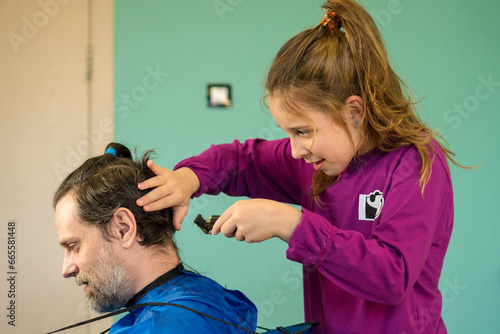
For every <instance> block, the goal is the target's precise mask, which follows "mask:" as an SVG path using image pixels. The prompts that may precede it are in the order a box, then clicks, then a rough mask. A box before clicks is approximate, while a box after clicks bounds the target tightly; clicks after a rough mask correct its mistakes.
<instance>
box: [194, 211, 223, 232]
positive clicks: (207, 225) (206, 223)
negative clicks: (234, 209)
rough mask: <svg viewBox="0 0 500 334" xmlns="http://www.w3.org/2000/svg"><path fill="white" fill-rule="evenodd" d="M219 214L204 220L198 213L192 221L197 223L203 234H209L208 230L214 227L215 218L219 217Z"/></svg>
mask: <svg viewBox="0 0 500 334" xmlns="http://www.w3.org/2000/svg"><path fill="white" fill-rule="evenodd" d="M219 217H220V216H210V219H209V220H205V218H203V217H202V216H201V215H200V214H199V215H198V216H196V219H195V220H194V223H195V224H196V225H198V227H199V228H201V230H202V231H203V233H205V234H210V231H211V230H212V227H214V224H215V222H216V221H217V219H219Z"/></svg>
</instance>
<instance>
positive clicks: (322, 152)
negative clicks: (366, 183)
mask: <svg viewBox="0 0 500 334" xmlns="http://www.w3.org/2000/svg"><path fill="white" fill-rule="evenodd" d="M357 106H359V104H357V103H355V104H352V103H349V100H348V102H346V106H345V107H344V108H343V109H342V110H341V113H342V115H343V116H344V119H345V121H346V123H347V127H348V128H349V131H350V132H351V134H352V141H351V137H350V136H349V133H347V132H346V131H345V130H344V128H342V127H341V126H340V125H337V124H335V123H334V122H333V121H332V120H331V118H330V117H329V116H328V115H327V114H326V113H324V112H322V111H319V110H315V109H311V108H307V107H305V108H304V109H303V110H302V111H303V112H304V114H305V116H304V117H302V116H298V115H294V114H292V113H290V112H289V111H288V110H286V109H284V108H282V104H281V103H280V99H279V98H273V99H269V109H270V110H271V114H272V115H273V117H274V119H275V120H276V123H278V126H279V127H281V128H282V129H283V130H284V131H285V132H286V133H287V134H288V136H289V137H290V144H291V146H292V156H293V157H294V158H295V159H304V160H305V161H306V162H307V163H310V164H312V165H313V167H314V169H316V170H321V171H323V172H324V173H325V174H326V175H329V176H336V175H339V174H340V173H342V172H343V171H344V169H346V167H347V165H349V163H350V162H351V160H352V158H353V157H354V154H355V152H356V148H357V147H358V146H359V145H360V143H361V138H362V137H361V133H360V130H359V126H358V125H356V124H355V122H356V121H359V122H360V123H361V119H362V104H361V108H360V109H359V110H358V109H356V108H357ZM370 149H371V147H369V148H365V149H364V150H363V149H361V150H360V153H366V152H368V151H369V150H370Z"/></svg>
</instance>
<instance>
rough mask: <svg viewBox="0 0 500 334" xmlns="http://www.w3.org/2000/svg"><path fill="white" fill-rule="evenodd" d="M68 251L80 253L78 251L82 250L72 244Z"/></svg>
mask: <svg viewBox="0 0 500 334" xmlns="http://www.w3.org/2000/svg"><path fill="white" fill-rule="evenodd" d="M68 249H69V250H70V251H72V252H76V253H78V251H79V250H80V247H78V245H77V244H70V245H68Z"/></svg>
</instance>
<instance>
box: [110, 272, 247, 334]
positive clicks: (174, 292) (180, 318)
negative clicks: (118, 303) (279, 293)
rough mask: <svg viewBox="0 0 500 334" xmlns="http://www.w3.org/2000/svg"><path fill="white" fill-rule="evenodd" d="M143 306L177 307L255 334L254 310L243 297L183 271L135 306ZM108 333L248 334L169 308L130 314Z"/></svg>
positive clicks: (153, 290) (234, 291)
mask: <svg viewBox="0 0 500 334" xmlns="http://www.w3.org/2000/svg"><path fill="white" fill-rule="evenodd" d="M143 303H172V304H178V305H181V306H185V307H188V308H190V309H193V310H196V311H198V312H201V313H204V314H207V315H210V316H213V317H216V318H218V319H221V320H224V321H226V322H229V323H232V324H235V325H238V326H240V327H244V328H247V329H249V330H252V331H255V328H256V324H257V309H256V307H255V305H254V304H253V303H252V302H251V301H250V300H249V299H248V298H247V297H246V296H245V295H244V294H243V293H241V292H239V291H236V290H228V289H225V288H223V287H222V286H221V285H220V284H218V283H217V282H215V281H213V280H211V279H209V278H207V277H204V276H201V275H198V274H195V273H192V272H188V271H185V270H184V271H182V273H181V274H180V275H179V276H177V277H175V278H173V279H171V280H169V281H168V282H166V283H164V284H162V285H160V286H158V287H155V288H154V289H152V290H151V291H149V292H148V293H147V294H146V295H145V296H143V297H142V298H141V299H140V300H139V301H138V302H137V303H135V305H138V304H143ZM109 333H110V334H125V333H127V334H129V333H130V334H145V333H155V334H157V333H159V334H173V333H207V334H211V333H213V334H221V333H246V334H248V332H247V331H244V330H242V329H239V328H237V327H234V326H231V325H228V324H225V323H223V322H220V321H217V320H214V319H210V318H209V317H206V316H203V315H199V314H197V313H195V312H193V311H190V310H187V309H184V308H181V307H177V306H173V305H168V306H145V307H141V308H138V309H135V310H132V311H130V313H128V314H127V315H126V316H124V317H123V318H121V319H120V320H119V321H118V322H116V323H115V324H113V326H112V327H111V330H110V332H109Z"/></svg>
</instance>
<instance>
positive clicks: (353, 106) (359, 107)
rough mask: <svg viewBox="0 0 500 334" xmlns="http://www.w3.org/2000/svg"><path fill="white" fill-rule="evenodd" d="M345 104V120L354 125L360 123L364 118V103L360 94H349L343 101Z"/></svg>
mask: <svg viewBox="0 0 500 334" xmlns="http://www.w3.org/2000/svg"><path fill="white" fill-rule="evenodd" d="M345 105H346V112H347V114H346V115H345V116H346V122H350V123H352V124H354V125H360V124H362V123H363V120H364V118H365V104H364V102H363V99H362V98H361V96H358V95H352V96H349V97H348V98H347V100H346V102H345Z"/></svg>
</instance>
